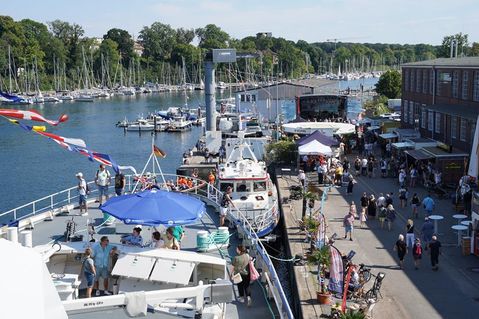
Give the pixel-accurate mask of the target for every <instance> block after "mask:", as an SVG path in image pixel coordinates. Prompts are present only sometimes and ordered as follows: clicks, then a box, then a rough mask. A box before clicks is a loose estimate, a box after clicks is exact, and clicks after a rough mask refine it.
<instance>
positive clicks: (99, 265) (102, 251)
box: [92, 236, 113, 296]
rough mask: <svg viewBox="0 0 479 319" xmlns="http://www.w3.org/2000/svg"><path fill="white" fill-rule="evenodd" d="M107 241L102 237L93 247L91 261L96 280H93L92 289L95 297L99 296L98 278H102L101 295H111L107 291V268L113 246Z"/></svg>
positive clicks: (105, 237)
mask: <svg viewBox="0 0 479 319" xmlns="http://www.w3.org/2000/svg"><path fill="white" fill-rule="evenodd" d="M109 242H110V241H109V240H108V237H107V236H103V237H101V238H100V242H99V243H96V244H95V245H94V246H93V250H92V252H93V255H92V257H93V260H94V261H95V269H96V278H95V285H94V288H95V289H96V296H100V289H99V282H100V278H103V289H104V290H103V294H104V295H111V293H110V292H109V291H108V277H109V276H110V275H109V273H108V268H109V264H110V255H111V250H112V249H113V246H112V245H110V244H109Z"/></svg>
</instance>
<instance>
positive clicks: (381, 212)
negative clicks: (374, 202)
mask: <svg viewBox="0 0 479 319" xmlns="http://www.w3.org/2000/svg"><path fill="white" fill-rule="evenodd" d="M386 215H387V209H386V207H384V206H381V207H379V223H380V225H381V229H384V221H385V220H386Z"/></svg>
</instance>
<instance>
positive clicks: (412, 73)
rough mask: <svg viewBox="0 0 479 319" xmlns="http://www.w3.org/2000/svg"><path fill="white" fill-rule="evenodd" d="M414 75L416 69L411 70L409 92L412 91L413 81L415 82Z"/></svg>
mask: <svg viewBox="0 0 479 319" xmlns="http://www.w3.org/2000/svg"><path fill="white" fill-rule="evenodd" d="M415 76H416V70H411V83H410V84H411V88H410V90H409V91H411V92H413V91H414V83H415V82H414V81H415V79H416V77H415Z"/></svg>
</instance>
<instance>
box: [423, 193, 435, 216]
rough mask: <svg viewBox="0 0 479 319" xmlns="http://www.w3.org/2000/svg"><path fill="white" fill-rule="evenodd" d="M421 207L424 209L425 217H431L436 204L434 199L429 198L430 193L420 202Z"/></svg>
mask: <svg viewBox="0 0 479 319" xmlns="http://www.w3.org/2000/svg"><path fill="white" fill-rule="evenodd" d="M422 206H423V207H424V210H425V211H426V216H428V217H429V216H430V215H432V212H433V210H434V207H435V206H436V203H435V202H434V199H432V197H431V193H429V194H428V195H427V196H426V197H425V198H424V199H423V200H422Z"/></svg>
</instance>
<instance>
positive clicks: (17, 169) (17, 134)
mask: <svg viewBox="0 0 479 319" xmlns="http://www.w3.org/2000/svg"><path fill="white" fill-rule="evenodd" d="M200 94H201V93H196V92H195V93H192V94H191V95H190V99H189V106H190V107H192V108H194V107H197V106H198V104H199V103H200V102H201V103H202V104H204V98H203V96H202V95H200ZM183 104H184V96H183V95H182V94H173V93H171V94H156V95H141V96H136V97H113V98H111V99H97V100H95V102H93V103H81V102H66V103H57V104H49V103H47V104H44V105H33V106H31V107H29V108H33V109H35V110H38V111H39V112H40V113H41V114H43V115H44V116H45V117H47V118H50V119H57V118H58V117H59V115H60V114H63V113H65V114H68V116H69V120H68V121H67V122H65V123H62V124H60V125H58V126H57V127H52V126H47V132H51V133H54V134H58V135H61V136H64V137H72V138H81V139H83V140H84V141H85V142H86V144H87V146H88V147H89V149H90V150H92V151H96V152H100V153H106V154H109V155H110V156H112V158H113V159H114V160H115V161H116V162H117V163H118V165H132V166H134V167H135V168H136V169H137V170H138V172H140V171H141V169H142V168H143V166H144V165H145V163H146V161H147V159H148V156H149V154H150V152H151V142H152V137H151V134H150V133H143V134H141V135H140V134H138V133H135V132H128V133H126V134H124V131H123V129H121V128H117V127H116V126H115V123H117V122H118V121H121V120H123V119H124V118H125V117H126V118H128V119H129V120H134V119H136V118H137V117H138V115H139V114H144V115H145V116H146V115H147V113H149V112H153V111H155V110H162V109H167V108H168V107H170V106H180V105H183ZM2 107H3V106H2ZM31 123H33V122H29V123H28V124H31ZM38 125H40V124H38ZM201 130H202V128H201V127H193V129H192V130H191V131H189V132H184V133H163V132H162V133H158V134H157V135H156V136H155V138H154V141H155V144H156V145H157V146H158V147H160V148H161V149H162V150H164V151H165V152H166V153H167V157H166V158H165V159H161V160H160V164H161V165H162V169H163V171H164V172H168V173H174V172H175V171H176V167H177V166H178V165H179V164H180V163H181V157H182V154H183V152H184V151H185V150H187V149H188V148H190V147H192V146H193V145H195V143H196V141H197V139H198V137H199V136H200V134H201ZM98 165H99V163H97V162H90V161H89V160H88V158H87V157H85V156H82V155H80V154H77V153H73V152H69V151H67V150H64V149H63V148H61V147H60V146H58V145H57V144H56V143H55V142H53V141H51V140H49V139H47V138H45V137H42V136H40V135H37V134H34V133H31V132H26V131H24V130H22V129H21V128H19V127H17V126H15V125H12V124H10V123H9V122H8V121H7V120H5V119H0V172H1V174H0V176H1V177H0V178H1V179H0V212H3V211H6V210H8V209H11V208H14V207H17V206H19V205H22V204H25V203H28V202H30V201H32V200H35V199H38V198H40V197H43V196H46V195H49V194H51V193H54V192H57V191H59V190H62V189H65V188H69V187H72V186H74V185H75V184H76V178H75V174H76V173H77V172H83V174H84V176H85V177H86V179H87V180H93V179H94V176H95V173H96V170H97V169H98ZM110 173H113V171H112V170H110Z"/></svg>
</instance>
